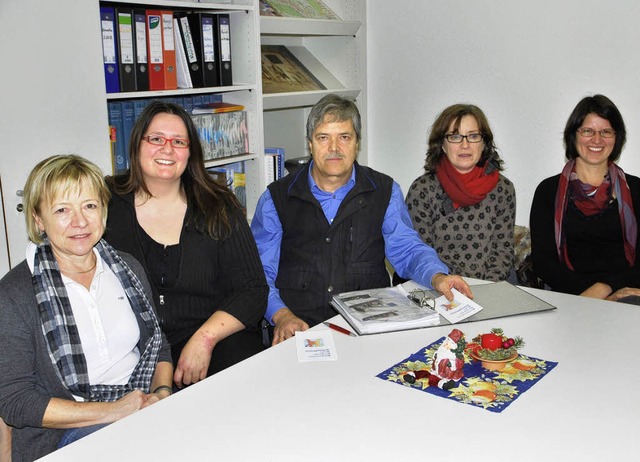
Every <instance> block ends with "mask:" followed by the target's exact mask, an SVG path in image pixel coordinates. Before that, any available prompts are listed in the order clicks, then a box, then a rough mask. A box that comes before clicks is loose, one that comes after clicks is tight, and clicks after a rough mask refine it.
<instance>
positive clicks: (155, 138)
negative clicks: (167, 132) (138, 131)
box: [142, 135, 191, 149]
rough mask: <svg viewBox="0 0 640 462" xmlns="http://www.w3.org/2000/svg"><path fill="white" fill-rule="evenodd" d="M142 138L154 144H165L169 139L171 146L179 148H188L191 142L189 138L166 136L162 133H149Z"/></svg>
mask: <svg viewBox="0 0 640 462" xmlns="http://www.w3.org/2000/svg"><path fill="white" fill-rule="evenodd" d="M142 139H143V140H145V141H146V142H147V143H149V144H153V145H154V146H164V145H165V144H167V141H169V142H170V143H171V147H173V148H178V149H184V148H188V147H189V145H190V144H191V142H190V141H189V140H185V139H184V138H166V137H164V136H160V135H147V136H143V137H142Z"/></svg>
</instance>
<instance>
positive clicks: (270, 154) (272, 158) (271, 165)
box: [264, 148, 285, 185]
mask: <svg viewBox="0 0 640 462" xmlns="http://www.w3.org/2000/svg"><path fill="white" fill-rule="evenodd" d="M264 159H265V181H266V184H267V185H268V184H270V183H271V182H272V181H276V180H279V179H280V178H282V177H283V176H284V174H285V168H284V148H264ZM271 172H273V173H272V174H271Z"/></svg>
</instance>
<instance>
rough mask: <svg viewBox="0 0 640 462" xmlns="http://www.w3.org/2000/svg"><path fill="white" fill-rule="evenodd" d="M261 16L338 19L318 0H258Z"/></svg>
mask: <svg viewBox="0 0 640 462" xmlns="http://www.w3.org/2000/svg"><path fill="white" fill-rule="evenodd" d="M260 15H261V16H283V17H289V18H307V19H340V18H339V17H338V15H337V14H335V13H334V12H333V10H331V8H329V7H328V6H327V5H325V4H324V3H323V2H321V1H320V0H260Z"/></svg>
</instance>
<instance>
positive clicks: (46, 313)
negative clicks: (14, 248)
mask: <svg viewBox="0 0 640 462" xmlns="http://www.w3.org/2000/svg"><path fill="white" fill-rule="evenodd" d="M95 248H96V250H97V251H98V254H99V255H100V257H101V258H102V260H103V261H104V262H105V263H106V264H107V265H109V268H110V269H111V271H113V273H114V274H115V275H116V277H117V278H118V280H119V281H120V284H121V285H122V288H123V289H124V291H125V293H126V295H127V298H128V299H129V303H130V305H131V308H132V309H133V312H134V313H135V314H136V316H139V317H140V318H142V320H143V321H144V323H145V325H146V328H147V329H149V331H150V332H153V334H152V335H151V336H150V338H149V341H148V342H147V344H146V345H142V346H141V348H140V352H141V353H140V360H139V361H138V364H137V365H136V367H135V368H134V370H133V372H132V374H131V377H130V378H129V382H128V383H127V384H125V385H91V384H89V375H88V372H87V363H86V360H85V357H84V353H83V351H82V345H81V343H80V335H79V333H78V327H77V325H76V322H75V319H74V317H73V311H72V309H71V304H70V302H69V297H68V296H67V290H66V288H65V286H64V283H63V282H62V276H61V274H60V270H59V269H58V264H57V262H56V260H55V258H54V255H53V251H52V249H51V244H50V242H49V239H48V238H47V237H46V236H45V239H44V241H43V242H42V243H41V244H40V245H38V248H37V249H36V255H35V259H34V268H33V276H32V282H33V288H34V291H35V293H36V300H37V302H38V311H39V314H40V320H41V322H42V334H43V335H44V337H45V340H46V343H47V349H48V350H49V357H50V358H51V362H52V363H53V366H54V369H55V370H56V373H57V374H58V377H59V378H60V380H61V382H62V383H63V384H64V386H65V387H67V389H68V390H69V391H70V392H71V393H72V394H74V395H76V396H80V397H82V398H84V399H85V400H86V401H108V402H110V401H116V400H117V399H119V398H121V397H122V396H124V395H125V394H127V393H129V392H130V391H132V390H134V389H140V390H142V391H144V392H145V393H148V392H149V387H150V386H151V379H152V377H153V374H154V371H155V367H156V363H157V361H158V352H159V350H160V346H161V343H162V339H161V334H160V326H159V324H158V320H157V318H156V316H155V313H154V311H153V308H152V307H151V304H150V303H149V300H148V299H147V297H146V296H145V294H144V292H143V289H142V284H141V283H140V280H139V279H138V277H137V276H136V275H135V274H134V273H133V271H131V269H130V268H129V266H128V265H127V264H126V263H125V262H124V261H123V260H122V258H120V255H118V254H117V253H116V251H115V250H114V249H113V247H111V246H110V245H109V244H107V243H106V242H105V241H104V240H100V242H98V243H97V244H96V246H95Z"/></svg>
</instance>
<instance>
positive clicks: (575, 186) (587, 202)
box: [554, 160, 638, 270]
mask: <svg viewBox="0 0 640 462" xmlns="http://www.w3.org/2000/svg"><path fill="white" fill-rule="evenodd" d="M575 163H576V162H575V160H571V161H569V162H567V164H566V165H565V166H564V168H563V169H562V173H561V174H560V182H559V184H558V191H557V193H556V202H555V217H554V221H555V223H554V225H555V239H556V249H557V251H558V258H560V261H561V262H564V263H565V264H566V265H567V267H568V268H569V269H571V270H573V265H572V264H571V262H570V261H569V254H568V252H567V243H566V237H565V235H564V233H563V230H562V227H563V225H564V214H565V213H566V210H567V203H568V202H569V196H571V197H572V198H573V200H574V203H575V204H576V207H578V209H579V210H581V211H582V212H583V213H584V214H585V215H594V214H595V213H598V212H601V211H603V210H604V208H605V207H606V206H607V205H608V203H609V202H610V200H611V198H612V196H611V191H612V190H613V192H614V193H615V197H616V198H617V199H618V211H619V214H620V224H621V225H622V239H623V241H624V254H625V257H626V259H627V262H628V263H629V266H630V267H633V266H634V265H635V261H636V240H637V238H638V227H637V226H638V224H637V222H636V215H635V213H634V211H633V200H632V199H631V191H630V190H629V185H628V184H627V178H626V177H625V175H624V171H623V170H622V169H621V168H620V167H618V166H617V165H616V164H614V163H613V162H609V173H608V179H607V180H605V182H603V183H602V185H601V186H603V187H602V188H599V189H600V192H598V191H594V190H593V188H588V187H587V188H585V187H583V184H582V182H581V181H580V180H579V179H578V175H577V174H576V173H575ZM605 192H606V197H604V200H603V194H605Z"/></svg>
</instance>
